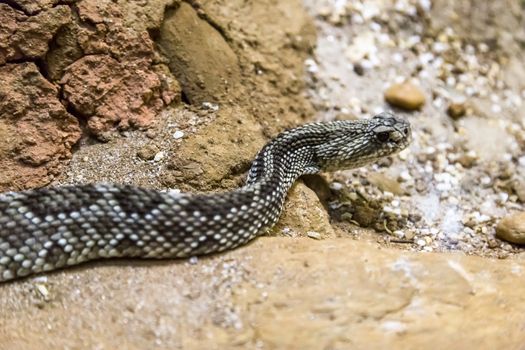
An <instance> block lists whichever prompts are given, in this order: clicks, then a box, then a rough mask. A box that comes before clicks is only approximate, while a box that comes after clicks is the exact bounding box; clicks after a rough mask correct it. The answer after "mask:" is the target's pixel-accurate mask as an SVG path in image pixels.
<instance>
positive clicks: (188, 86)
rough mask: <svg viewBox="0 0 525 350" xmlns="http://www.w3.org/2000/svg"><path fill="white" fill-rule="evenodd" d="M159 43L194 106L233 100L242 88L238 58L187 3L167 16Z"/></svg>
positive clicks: (160, 33) (169, 12)
mask: <svg viewBox="0 0 525 350" xmlns="http://www.w3.org/2000/svg"><path fill="white" fill-rule="evenodd" d="M157 42H158V44H159V46H160V48H161V49H162V51H163V53H164V54H165V55H166V56H167V57H168V59H169V61H170V68H171V70H172V72H174V74H175V76H176V77H177V80H178V81H179V82H180V83H181V85H182V90H183V91H184V94H185V96H186V97H187V98H188V99H189V101H190V102H191V103H192V104H196V105H200V104H202V103H203V102H217V101H220V100H221V99H222V96H228V98H231V97H232V96H230V94H231V93H233V90H234V88H235V87H236V86H237V85H238V84H240V76H241V74H240V69H239V65H238V60H237V56H236V55H235V53H234V52H233V50H232V49H231V48H230V46H229V45H228V43H227V42H226V41H225V40H224V38H223V37H222V36H221V33H219V32H218V31H217V30H216V29H215V28H214V27H212V26H211V25H210V24H209V23H208V22H207V21H206V20H204V19H202V18H200V17H199V16H198V14H197V12H196V11H195V10H194V9H193V8H192V7H191V5H189V4H188V3H186V2H183V3H181V4H180V6H179V7H178V8H176V9H174V10H169V11H168V12H167V13H166V16H165V20H164V22H163V23H162V26H161V28H160V31H159V36H158V40H157Z"/></svg>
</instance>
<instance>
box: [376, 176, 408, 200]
mask: <svg viewBox="0 0 525 350" xmlns="http://www.w3.org/2000/svg"><path fill="white" fill-rule="evenodd" d="M368 181H370V183H372V184H374V185H375V186H377V187H379V189H381V190H382V191H388V192H390V193H393V194H397V195H402V194H405V193H406V190H404V189H403V188H402V187H401V184H400V183H399V182H398V181H397V180H395V179H393V178H391V177H389V176H388V175H385V174H381V173H370V174H369V176H368Z"/></svg>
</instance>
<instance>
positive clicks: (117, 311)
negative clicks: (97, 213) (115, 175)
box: [0, 237, 525, 350]
mask: <svg viewBox="0 0 525 350" xmlns="http://www.w3.org/2000/svg"><path fill="white" fill-rule="evenodd" d="M192 263H195V265H191V264H190V263H189V262H188V263H186V262H184V261H180V262H176V261H167V262H162V263H159V262H153V261H150V262H141V263H136V262H133V261H126V262H125V263H118V264H116V263H114V262H110V263H107V262H100V263H97V264H96V266H92V264H90V265H88V266H87V267H86V268H79V269H67V270H63V271H58V272H56V273H53V274H49V276H48V281H47V282H46V286H48V289H49V293H50V297H51V298H50V300H49V302H46V305H45V307H43V308H42V309H38V310H36V309H35V304H34V303H33V302H32V301H40V296H35V294H36V293H28V292H27V291H28V290H31V288H32V285H34V284H35V283H37V284H42V282H33V280H31V279H29V280H27V281H23V282H21V283H7V284H4V285H2V287H1V288H0V301H1V302H2V305H1V306H2V317H0V329H2V331H3V334H2V335H0V340H1V341H2V346H3V347H4V348H6V349H24V348H26V349H30V348H37V349H57V348H67V347H71V348H77V347H78V348H97V347H98V348H103V349H115V348H127V349H151V348H155V347H159V345H158V342H159V341H160V339H161V340H162V346H160V347H161V348H170V349H171V348H181V349H182V348H183V349H190V350H191V349H235V348H241V349H258V348H264V349H348V348H356V349H367V348H371V347H374V348H389V349H412V348H419V347H420V345H421V344H432V345H433V347H435V348H438V349H447V348H451V349H452V348H471V347H475V348H488V349H519V348H520V346H522V345H523V329H522V322H521V320H523V319H524V316H523V315H525V303H523V295H524V294H525V286H524V285H523V284H522V283H519V281H520V280H521V278H522V277H523V276H524V273H525V272H524V271H525V261H524V260H523V258H516V259H512V260H510V259H508V260H498V259H487V258H481V257H477V256H469V255H466V254H460V253H458V254H455V253H443V254H421V253H414V252H410V251H407V250H401V249H392V248H385V247H382V248H381V249H379V247H378V245H377V244H370V243H366V242H362V241H356V240H353V239H342V238H338V239H333V238H332V239H323V240H319V241H317V240H313V239H311V238H302V237H300V238H290V237H278V238H277V237H260V238H258V239H256V240H255V241H254V242H253V243H252V244H249V245H247V246H245V247H242V248H239V249H236V250H235V251H233V252H227V253H224V254H217V255H214V256H211V257H206V258H202V259H198V260H197V261H193V260H192ZM101 296H105V297H104V298H102V297H101ZM166 296H169V297H166ZM139 314H140V320H138V315H139ZM72 315H75V321H74V322H71V316H72ZM159 317H160V320H161V321H159ZM115 320H119V321H118V322H116V321H115ZM158 322H161V323H162V327H161V329H159V328H158V327H157V326H156V325H157V324H158ZM66 324H67V325H68V326H67V327H65V326H64V325H66ZM86 324H89V325H94V326H93V327H85V325H86ZM466 324H468V325H469V331H468V332H465V329H464V326H465V325H466ZM443 325H446V330H445V332H446V336H443V332H444V328H443ZM502 329H505V330H506V336H504V337H498V336H489V337H487V334H500V332H501V330H502ZM158 332H160V333H158ZM195 334H199V335H200V336H198V337H196V336H195ZM156 344H157V345H156ZM371 344H372V345H371Z"/></svg>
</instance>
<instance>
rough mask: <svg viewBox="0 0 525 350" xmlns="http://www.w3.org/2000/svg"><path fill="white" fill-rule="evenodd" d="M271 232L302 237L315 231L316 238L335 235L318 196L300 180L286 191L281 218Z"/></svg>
mask: <svg viewBox="0 0 525 350" xmlns="http://www.w3.org/2000/svg"><path fill="white" fill-rule="evenodd" d="M271 232H272V233H274V234H277V235H282V234H283V233H284V234H287V235H293V236H304V237H306V236H308V237H311V236H312V235H311V234H309V232H315V233H317V235H315V234H314V235H313V236H316V237H318V239H320V238H325V237H334V236H335V233H334V229H333V228H332V226H331V225H330V218H329V216H328V213H327V212H326V210H325V208H324V207H323V205H322V204H321V202H320V201H319V198H318V197H317V195H316V194H315V192H314V191H312V190H311V189H310V188H308V187H307V186H306V185H305V184H304V183H303V182H301V181H299V182H297V183H296V184H295V185H294V186H293V187H292V189H291V190H290V192H289V193H288V197H287V199H286V202H285V204H284V209H283V213H282V215H281V218H280V219H279V222H278V223H277V225H276V226H275V227H274V228H273V229H272V230H271Z"/></svg>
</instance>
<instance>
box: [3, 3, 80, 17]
mask: <svg viewBox="0 0 525 350" xmlns="http://www.w3.org/2000/svg"><path fill="white" fill-rule="evenodd" d="M74 1H75V0H65V1H64V0H36V1H35V0H11V1H8V3H11V4H16V6H18V7H19V8H20V9H21V10H22V11H24V12H25V13H27V14H30V15H34V14H37V13H38V12H40V11H43V10H47V9H49V8H51V7H52V6H54V5H56V4H58V3H59V2H60V3H70V2H74Z"/></svg>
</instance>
